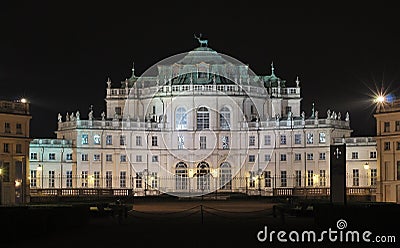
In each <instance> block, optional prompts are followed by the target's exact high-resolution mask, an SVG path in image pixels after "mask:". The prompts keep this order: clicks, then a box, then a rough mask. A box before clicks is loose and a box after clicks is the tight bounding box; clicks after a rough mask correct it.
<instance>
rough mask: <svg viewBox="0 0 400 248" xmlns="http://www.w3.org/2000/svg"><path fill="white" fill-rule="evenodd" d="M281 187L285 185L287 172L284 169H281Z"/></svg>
mask: <svg viewBox="0 0 400 248" xmlns="http://www.w3.org/2000/svg"><path fill="white" fill-rule="evenodd" d="M281 187H287V173H286V171H281Z"/></svg>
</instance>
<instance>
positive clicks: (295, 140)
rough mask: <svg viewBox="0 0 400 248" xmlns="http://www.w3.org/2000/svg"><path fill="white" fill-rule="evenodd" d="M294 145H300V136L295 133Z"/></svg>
mask: <svg viewBox="0 0 400 248" xmlns="http://www.w3.org/2000/svg"><path fill="white" fill-rule="evenodd" d="M294 143H295V144H296V145H299V144H301V134H298V133H296V134H295V135H294Z"/></svg>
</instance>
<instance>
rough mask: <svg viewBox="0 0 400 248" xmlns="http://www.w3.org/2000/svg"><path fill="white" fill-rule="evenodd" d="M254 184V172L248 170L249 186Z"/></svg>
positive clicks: (251, 186) (252, 186)
mask: <svg viewBox="0 0 400 248" xmlns="http://www.w3.org/2000/svg"><path fill="white" fill-rule="evenodd" d="M255 186H256V172H255V171H249V187H250V188H254V187H255Z"/></svg>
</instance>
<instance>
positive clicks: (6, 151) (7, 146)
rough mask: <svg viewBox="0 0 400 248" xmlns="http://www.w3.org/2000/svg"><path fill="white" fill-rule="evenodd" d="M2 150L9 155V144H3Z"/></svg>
mask: <svg viewBox="0 0 400 248" xmlns="http://www.w3.org/2000/svg"><path fill="white" fill-rule="evenodd" d="M3 148H4V152H5V153H10V144H8V143H4V145H3Z"/></svg>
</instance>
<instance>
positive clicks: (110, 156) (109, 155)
mask: <svg viewBox="0 0 400 248" xmlns="http://www.w3.org/2000/svg"><path fill="white" fill-rule="evenodd" d="M106 161H107V162H111V161H112V154H106Z"/></svg>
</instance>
